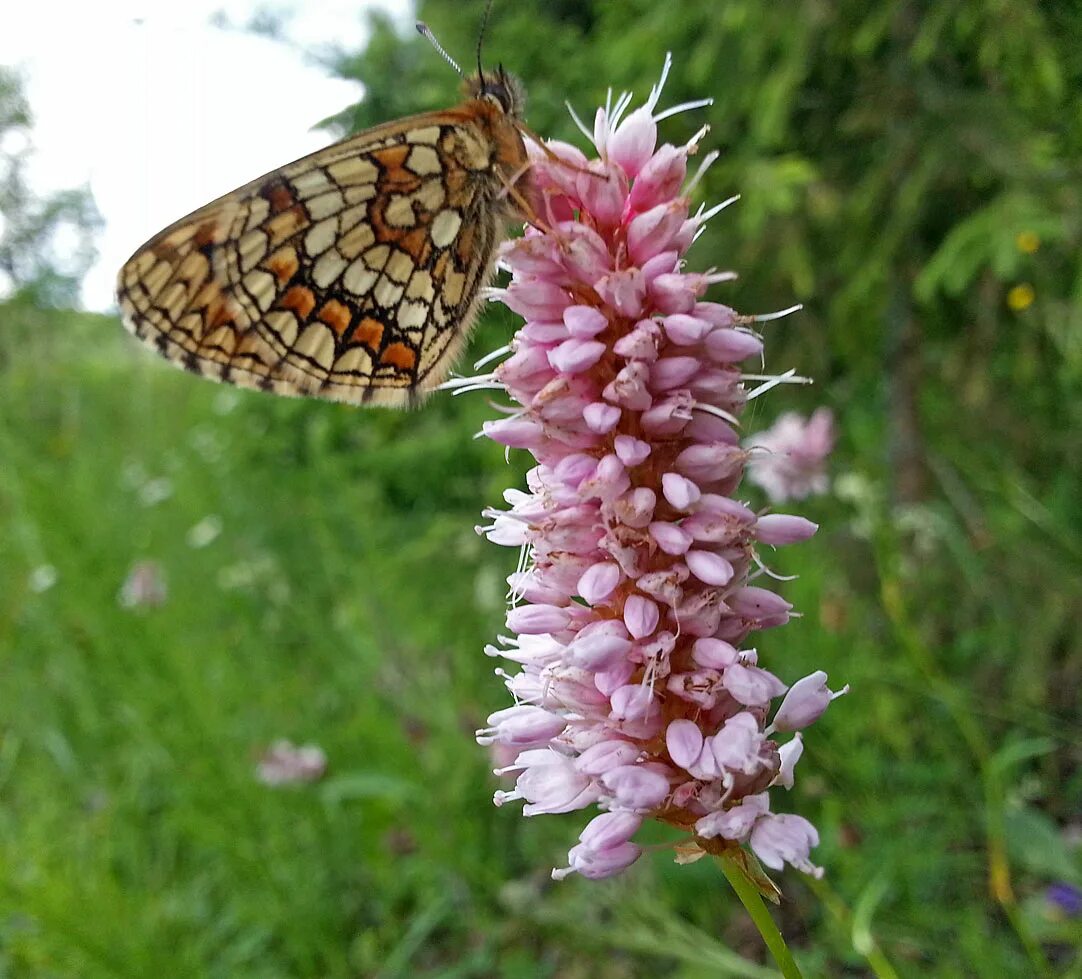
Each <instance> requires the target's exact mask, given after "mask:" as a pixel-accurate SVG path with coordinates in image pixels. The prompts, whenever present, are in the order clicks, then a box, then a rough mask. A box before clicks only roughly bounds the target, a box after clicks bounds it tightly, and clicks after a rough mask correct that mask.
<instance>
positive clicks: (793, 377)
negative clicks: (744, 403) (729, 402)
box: [747, 370, 812, 401]
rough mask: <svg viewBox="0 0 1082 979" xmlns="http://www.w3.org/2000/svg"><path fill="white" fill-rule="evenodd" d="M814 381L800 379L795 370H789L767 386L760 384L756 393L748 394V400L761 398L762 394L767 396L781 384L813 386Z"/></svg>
mask: <svg viewBox="0 0 1082 979" xmlns="http://www.w3.org/2000/svg"><path fill="white" fill-rule="evenodd" d="M811 383H812V379H811V378H810V377H798V376H797V373H796V371H795V370H787V371H786V372H785V373H784V374H779V375H778V376H777V377H774V378H771V379H770V380H769V381H767V382H766V384H760V385H759V387H757V388H755V390H754V391H749V392H748V394H747V400H748V401H751V400H753V399H754V398H757V397H759V395H761V394H766V392H767V391H771V390H773V389H774V388H776V387H777V386H778V385H779V384H811Z"/></svg>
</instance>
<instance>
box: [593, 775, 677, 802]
mask: <svg viewBox="0 0 1082 979" xmlns="http://www.w3.org/2000/svg"><path fill="white" fill-rule="evenodd" d="M601 784H602V785H603V786H605V788H606V789H608V790H609V792H611V793H612V797H613V802H614V803H615V804H616V805H618V806H619V807H620V808H621V809H633V810H638V811H646V810H650V809H656V808H657V807H658V806H660V805H661V803H662V802H664V801H665V796H667V795H668V794H669V780H668V779H667V778H665V776H664V775H661V774H660V773H658V772H655V771H651V770H650V769H648V768H645V767H644V766H642V765H624V766H622V767H621V768H613V769H612V770H610V771H608V772H606V773H605V774H604V775H602V776H601Z"/></svg>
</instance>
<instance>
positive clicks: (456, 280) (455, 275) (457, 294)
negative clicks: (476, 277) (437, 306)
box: [442, 271, 466, 307]
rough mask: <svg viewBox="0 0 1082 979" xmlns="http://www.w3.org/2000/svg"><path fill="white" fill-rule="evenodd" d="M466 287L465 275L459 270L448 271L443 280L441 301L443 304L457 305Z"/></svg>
mask: <svg viewBox="0 0 1082 979" xmlns="http://www.w3.org/2000/svg"><path fill="white" fill-rule="evenodd" d="M465 288H466V277H465V276H464V275H463V274H462V273H461V272H455V271H449V272H448V273H447V276H446V278H445V279H444V280H443V297H442V298H443V302H444V305H445V306H451V307H454V306H457V305H458V304H459V303H460V302H462V294H463V292H464V290H465Z"/></svg>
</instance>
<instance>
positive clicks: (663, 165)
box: [630, 145, 688, 211]
mask: <svg viewBox="0 0 1082 979" xmlns="http://www.w3.org/2000/svg"><path fill="white" fill-rule="evenodd" d="M687 173H688V168H687V153H686V152H685V151H684V150H681V149H677V148H676V147H675V146H669V145H665V146H659V147H658V150H657V152H656V153H655V154H654V155H653V156H652V157H651V158H650V159H649V160H647V161H646V163H645V164H644V165H643V167H642V169H641V170H640V171H639V173H638V176H636V177H635V182H634V184H632V185H631V198H630V203H631V206H632V207H633V208H634V209H635V210H636V211H643V210H646V209H647V208H649V207H652V206H653V205H655V204H656V203H658V202H660V201H664V200H670V199H671V198H673V197H675V196H676V195H677V194H679V193H680V188H681V186H683V183H684V178H685V177H687Z"/></svg>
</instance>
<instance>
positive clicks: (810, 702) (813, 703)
mask: <svg viewBox="0 0 1082 979" xmlns="http://www.w3.org/2000/svg"><path fill="white" fill-rule="evenodd" d="M848 692H849V684H848V683H847V684H846V685H845V686H844V687H842V688H841V690H838V691H832V690H830V688H829V687H827V675H826V673H824V672H823V671H822V670H816V671H815V672H814V673H810V674H808V676H806V677H803V678H802V679H800V680H797V682H796V683H794V684H793V685H792V686H791V687H790V688H789V692H788V693H787V694H786V695H785V699H784V700H783V701H782V702H781V706H780V707H779V708H778V712H777V713H776V714H775V715H774V721H773V723H772V724H771V729H772V730H774V731H799V730H801V729H803V728H806V727H809V726H810V725H812V724H814V723H815V722H816V721H817V720H819V718H820V717H821V716H822V715H823V711H825V710H826V709H827V706H828V705H829V704H830V702H831V701H832V700H834V699H835V698H836V697H841V696H842V695H843V694H846V693H848Z"/></svg>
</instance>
